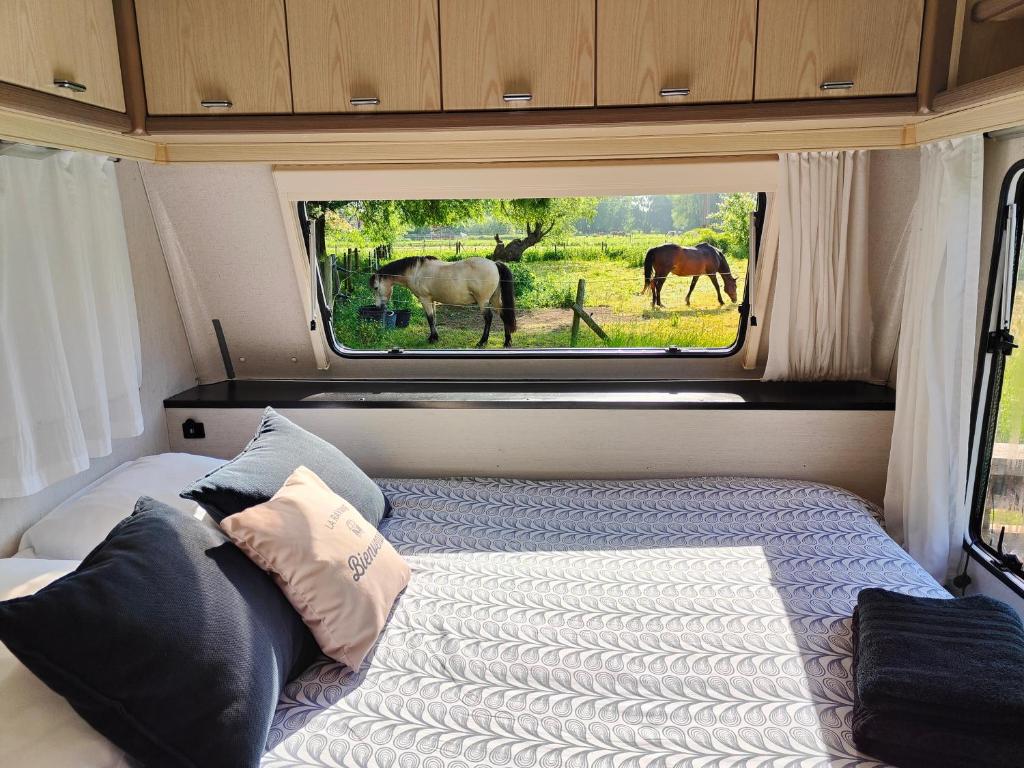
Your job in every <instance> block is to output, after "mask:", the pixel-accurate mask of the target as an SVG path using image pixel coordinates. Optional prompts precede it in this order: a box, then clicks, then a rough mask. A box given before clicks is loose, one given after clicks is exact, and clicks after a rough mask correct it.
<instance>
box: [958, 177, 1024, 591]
mask: <svg viewBox="0 0 1024 768" xmlns="http://www.w3.org/2000/svg"><path fill="white" fill-rule="evenodd" d="M1022 178H1024V161H1022V162H1021V163H1018V164H1017V165H1016V166H1014V167H1013V168H1012V169H1011V170H1010V173H1009V175H1008V176H1007V179H1006V181H1005V183H1004V185H1003V192H1002V195H1003V198H1002V199H1003V205H1002V206H1001V207H1000V222H999V225H998V227H997V235H996V243H995V249H994V253H993V261H992V272H991V274H990V278H989V296H988V300H987V303H986V319H985V322H986V323H987V325H986V326H985V329H986V333H985V335H984V337H983V339H982V349H981V361H980V363H981V364H980V367H979V375H978V385H977V386H978V393H979V398H978V405H979V412H980V417H981V418H980V425H981V442H980V446H979V449H980V453H979V462H978V471H977V479H976V485H975V499H974V507H973V515H972V518H971V536H972V539H973V541H974V543H975V544H977V545H980V546H981V547H982V549H983V550H984V551H985V552H986V553H987V554H988V555H989V556H990V557H991V558H992V560H993V562H994V563H995V564H996V566H997V567H998V568H1000V570H1003V571H1007V572H1014V573H1017V574H1021V564H1020V563H1021V560H1024V351H1021V350H1020V349H1019V348H1018V345H1020V344H1024V271H1022V269H1021V231H1022V224H1024V182H1022ZM975 423H976V424H978V423H979V420H976V421H975Z"/></svg>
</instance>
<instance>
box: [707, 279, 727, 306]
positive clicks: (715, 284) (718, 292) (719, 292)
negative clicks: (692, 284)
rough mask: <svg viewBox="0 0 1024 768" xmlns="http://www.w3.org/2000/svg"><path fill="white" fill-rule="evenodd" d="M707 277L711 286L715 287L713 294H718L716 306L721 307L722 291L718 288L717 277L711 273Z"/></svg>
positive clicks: (722, 302)
mask: <svg viewBox="0 0 1024 768" xmlns="http://www.w3.org/2000/svg"><path fill="white" fill-rule="evenodd" d="M708 277H709V278H710V279H711V284H712V285H713V286H715V293H717V294H718V306H722V305H723V304H725V302H724V301H722V289H721V288H719V287H718V275H716V274H715V273H714V272H712V273H711V274H709V275H708Z"/></svg>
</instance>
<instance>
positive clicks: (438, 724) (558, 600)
mask: <svg viewBox="0 0 1024 768" xmlns="http://www.w3.org/2000/svg"><path fill="white" fill-rule="evenodd" d="M383 486H384V488H385V491H386V492H387V494H388V496H389V497H390V499H391V501H392V503H393V505H394V513H393V517H392V518H390V519H389V520H387V521H386V522H385V523H384V527H383V530H384V531H385V532H386V535H387V537H388V538H389V539H390V540H391V541H392V542H393V543H394V544H395V545H396V547H397V548H398V550H399V551H400V552H401V553H402V554H403V555H404V556H405V557H406V558H407V559H408V560H409V562H410V564H411V565H412V567H413V580H412V583H411V585H410V586H409V588H408V589H407V590H406V592H405V593H404V595H403V596H402V597H401V599H400V601H399V604H398V606H397V607H396V609H395V611H394V614H393V616H392V619H391V622H390V624H389V626H388V628H387V630H386V631H385V634H384V636H383V637H382V639H381V640H380V642H379V644H378V646H377V648H376V651H375V652H374V653H373V655H372V656H371V658H370V659H369V661H368V662H367V663H366V664H364V666H363V668H362V669H361V670H360V671H359V673H358V674H346V673H345V671H344V669H343V668H342V667H340V666H339V665H337V664H333V663H327V662H323V663H320V664H317V665H315V666H314V667H313V668H311V669H310V670H308V671H307V672H306V673H305V674H304V675H303V676H302V677H301V678H300V679H299V680H297V681H295V682H294V683H292V684H291V685H290V686H289V687H288V689H287V691H286V694H285V696H284V697H283V699H282V701H281V704H280V706H279V709H278V712H277V717H276V719H275V723H274V726H273V730H272V732H271V737H270V743H269V746H268V749H269V752H268V753H267V755H266V757H265V758H264V765H265V766H266V767H267V768H279V767H283V766H303V767H306V766H314V767H319V766H344V768H353V767H356V766H359V767H363V766H365V767H367V768H370V767H374V768H390V767H391V766H394V767H395V768H469V766H505V765H508V766H515V768H533V767H534V766H536V767H537V768H541V767H543V768H559V767H563V766H564V767H565V768H570V767H573V766H580V767H583V766H586V767H588V768H591V767H593V768H599V767H600V768H625V767H633V766H636V767H641V766H643V767H644V768H647V767H653V766H711V765H714V766H824V765H831V766H853V765H857V766H874V765H877V763H876V762H874V761H872V760H869V759H867V758H864V757H862V756H861V755H859V754H858V753H857V751H856V749H855V748H854V747H853V745H852V742H851V736H850V713H851V701H852V695H851V680H850V662H851V658H850V653H851V647H850V620H849V617H850V615H851V612H852V610H853V606H854V603H855V600H856V595H857V592H858V591H859V590H860V589H862V588H864V587H868V586H879V587H887V588H889V589H893V590H898V591H901V592H906V593H908V594H917V595H926V596H932V597H945V596H948V595H947V593H946V592H945V591H944V590H942V589H941V588H940V587H939V586H938V584H936V583H935V581H933V580H932V579H931V577H930V576H928V575H927V574H926V573H925V572H924V571H923V570H922V569H921V568H920V567H918V566H917V565H916V564H915V563H914V562H913V561H912V560H911V559H910V558H909V557H908V556H907V555H906V554H905V553H904V552H903V551H902V550H901V549H900V548H899V547H898V546H897V545H896V544H895V543H894V542H893V541H892V540H891V539H889V538H888V537H887V536H886V534H885V533H884V532H883V530H882V529H881V528H880V527H879V525H878V524H877V523H876V522H875V520H874V519H873V518H872V514H871V509H870V508H869V507H868V506H867V505H865V504H864V502H862V501H861V500H859V499H858V498H857V497H855V496H853V495H852V494H849V493H846V492H844V491H841V490H838V489H835V488H831V487H827V486H822V485H815V484H810V483H804V482H788V481H774V480H744V479H724V478H700V479H691V480H682V481H671V482H670V481H641V482H573V483H566V482H524V481H514V480H438V481H408V480H406V481H385V482H384V483H383Z"/></svg>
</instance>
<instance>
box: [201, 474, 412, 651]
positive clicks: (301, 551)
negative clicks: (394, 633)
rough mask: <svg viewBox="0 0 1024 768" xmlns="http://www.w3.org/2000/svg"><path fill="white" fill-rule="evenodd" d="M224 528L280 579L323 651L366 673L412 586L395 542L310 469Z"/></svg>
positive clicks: (230, 519)
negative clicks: (394, 612)
mask: <svg viewBox="0 0 1024 768" xmlns="http://www.w3.org/2000/svg"><path fill="white" fill-rule="evenodd" d="M220 526H221V528H223V529H224V532H225V533H226V534H227V535H228V536H230V537H231V540H232V541H233V542H235V544H237V545H238V547H239V548H240V549H241V550H242V551H243V552H245V554H247V555H248V556H249V558H250V559H251V560H252V561H253V562H254V563H256V564H257V565H258V566H259V567H260V568H262V569H263V570H264V571H266V572H267V573H269V574H270V575H271V576H273V578H274V580H275V581H276V582H277V585H278V586H279V587H280V588H281V591H282V592H284V594H285V596H286V597H287V598H288V601H289V602H290V603H291V604H292V605H293V606H295V610H296V611H298V612H299V615H300V616H302V619H303V621H305V622H306V626H308V627H309V629H310V631H311V632H312V633H313V637H315V638H316V641H317V642H318V643H319V644H320V648H321V649H322V650H323V652H324V653H325V654H327V655H328V656H330V657H331V658H332V659H335V660H336V661H340V662H342V663H344V664H346V665H348V666H349V668H351V669H353V670H355V669H358V668H359V665H360V664H362V663H363V659H364V658H366V654H367V653H368V652H369V651H370V648H372V647H373V644H374V643H375V642H376V641H377V637H378V636H379V635H380V633H381V630H383V629H384V625H385V624H386V623H387V618H388V614H389V613H390V612H391V607H392V605H394V602H395V599H396V598H397V597H398V594H399V593H400V592H401V591H402V590H403V589H405V587H406V586H407V585H408V584H409V578H410V572H409V566H408V565H406V563H405V561H404V560H403V559H402V557H401V555H399V554H398V552H396V551H395V548H394V547H392V546H391V544H390V543H389V542H388V541H387V539H385V538H384V537H383V536H381V535H380V533H378V532H377V529H376V528H374V527H373V526H372V525H370V524H369V523H368V522H366V520H365V519H364V518H363V517H362V515H360V514H359V512H357V511H356V508H355V507H353V506H352V505H351V504H349V503H348V502H347V501H345V500H344V499H343V498H341V496H338V495H337V494H336V493H334V492H333V491H332V490H331V489H330V488H328V487H327V484H326V483H324V481H323V480H321V479H320V478H319V477H317V476H316V475H315V474H314V473H313V472H312V471H311V470H309V469H306V467H299V468H298V469H296V470H295V471H294V472H293V473H292V474H291V476H290V477H289V478H288V479H287V480H286V481H285V484H284V485H283V486H282V487H281V490H279V491H278V492H277V493H276V494H274V496H273V498H271V499H270V501H268V502H266V503H264V504H257V505H256V506H255V507H249V508H248V509H245V510H242V511H241V512H238V513H236V514H234V515H230V516H228V517H226V518H224V519H223V520H222V521H221V523H220Z"/></svg>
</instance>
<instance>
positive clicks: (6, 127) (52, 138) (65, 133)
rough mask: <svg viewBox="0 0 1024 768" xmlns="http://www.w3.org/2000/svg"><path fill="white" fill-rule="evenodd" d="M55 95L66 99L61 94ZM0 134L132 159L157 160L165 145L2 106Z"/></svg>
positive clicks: (9, 138) (32, 141) (34, 142)
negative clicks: (161, 148) (160, 149)
mask: <svg viewBox="0 0 1024 768" xmlns="http://www.w3.org/2000/svg"><path fill="white" fill-rule="evenodd" d="M53 98H55V99H58V100H59V101H62V102H63V101H67V100H66V99H61V98H60V97H58V96H54V97H53ZM0 138H4V139H8V140H10V141H19V142H23V143H26V144H36V145H41V146H47V147H60V148H62V149H75V150H79V151H81V152H97V153H100V154H104V155H112V156H114V157H124V158H128V159H130V160H149V161H152V160H156V159H157V156H158V151H159V148H160V147H161V146H162V145H159V144H155V143H154V142H151V141H147V140H145V139H142V138H139V137H137V136H129V135H126V134H123V133H120V132H118V133H114V132H112V131H109V130H102V129H98V128H92V127H90V126H87V125H79V124H76V123H73V122H63V121H61V120H55V119H53V118H52V117H49V116H46V117H40V116H38V115H32V114H28V113H25V112H18V111H14V110H6V109H3V108H2V107H0Z"/></svg>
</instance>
